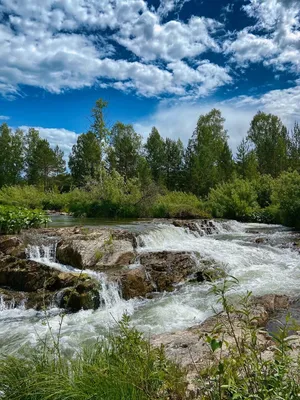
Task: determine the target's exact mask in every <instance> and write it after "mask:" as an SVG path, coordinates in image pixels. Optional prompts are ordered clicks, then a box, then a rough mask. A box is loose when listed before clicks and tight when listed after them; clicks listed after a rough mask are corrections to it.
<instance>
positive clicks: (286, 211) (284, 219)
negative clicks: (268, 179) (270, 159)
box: [272, 171, 300, 228]
mask: <svg viewBox="0 0 300 400" xmlns="http://www.w3.org/2000/svg"><path fill="white" fill-rule="evenodd" d="M272 202H273V204H274V205H276V206H277V207H278V210H279V218H280V222H281V223H283V224H284V225H288V226H293V227H296V228H300V174H299V173H298V172H296V171H294V172H284V173H282V174H281V175H280V176H279V178H277V179H276V181H275V185H274V191H273V195H272Z"/></svg>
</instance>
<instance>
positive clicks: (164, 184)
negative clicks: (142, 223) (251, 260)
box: [0, 99, 300, 227]
mask: <svg viewBox="0 0 300 400" xmlns="http://www.w3.org/2000/svg"><path fill="white" fill-rule="evenodd" d="M107 107H108V103H107V102H106V101H104V100H102V99H99V100H97V102H96V104H95V106H94V108H93V109H92V111H91V126H90V128H89V130H88V131H87V132H85V133H82V134H80V135H78V138H77V143H76V144H75V145H74V146H73V148H72V152H71V154H70V155H69V159H68V162H67V163H66V161H65V158H64V153H63V151H62V150H61V149H60V148H59V147H58V146H56V147H55V148H51V146H50V144H49V142H48V141H47V140H46V139H43V138H41V137H40V134H39V132H38V131H37V130H36V129H34V128H31V129H29V130H28V131H27V132H23V131H22V130H20V129H16V130H14V131H13V130H12V129H11V128H10V127H9V126H8V125H7V124H6V123H4V124H2V125H1V127H0V154H1V158H0V204H1V205H2V206H3V207H5V206H9V207H12V206H18V207H26V208H29V209H36V208H41V209H45V210H56V211H65V212H70V213H72V214H74V215H76V216H87V217H109V218H115V217H133V218H137V217H161V218H162V217H166V218H168V217H174V218H175V217H176V218H199V217H210V216H213V217H218V218H233V219H237V220H240V221H253V222H266V223H282V224H285V225H289V226H295V227H300V125H298V123H295V125H294V127H293V129H291V130H288V129H287V127H286V126H285V125H284V124H283V122H282V121H281V119H280V118H279V117H278V116H276V115H272V114H266V113H264V112H258V113H257V114H256V115H255V116H254V117H253V119H252V121H251V123H250V126H249V129H248V132H245V136H244V138H243V139H242V141H241V143H240V145H239V146H238V148H237V151H236V154H233V152H232V150H231V149H230V147H229V144H228V138H229V135H230V132H227V131H226V129H225V128H224V123H225V119H224V118H223V117H222V114H221V111H220V110H218V109H212V110H211V111H210V112H209V113H207V114H205V115H200V116H199V119H198V122H197V125H196V127H195V130H194V132H191V137H190V139H189V141H188V144H187V146H186V147H184V145H183V143H182V142H181V140H180V139H178V140H174V139H171V138H168V137H167V138H164V135H163V132H159V131H158V130H157V129H156V128H155V127H153V128H152V130H151V132H150V133H149V135H148V137H147V138H146V139H143V138H142V136H141V135H140V134H139V133H137V132H135V130H134V128H133V126H132V125H126V124H124V123H122V122H116V123H115V124H114V125H113V126H112V127H108V125H107V124H106V120H105V114H106V109H107Z"/></svg>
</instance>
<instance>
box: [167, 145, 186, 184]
mask: <svg viewBox="0 0 300 400" xmlns="http://www.w3.org/2000/svg"><path fill="white" fill-rule="evenodd" d="M183 157H184V148H183V144H182V142H181V140H180V139H178V140H177V141H175V140H171V139H169V138H167V139H166V143H165V163H164V164H165V168H164V169H165V174H166V177H165V182H166V186H167V188H168V189H169V190H180V189H181V187H182V173H183Z"/></svg>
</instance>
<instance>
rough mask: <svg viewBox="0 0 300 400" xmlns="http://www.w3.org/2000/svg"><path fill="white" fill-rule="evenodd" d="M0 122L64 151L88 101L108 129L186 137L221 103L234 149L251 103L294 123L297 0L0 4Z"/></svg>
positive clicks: (83, 123) (299, 30) (299, 57)
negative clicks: (36, 133)
mask: <svg viewBox="0 0 300 400" xmlns="http://www.w3.org/2000/svg"><path fill="white" fill-rule="evenodd" d="M0 17H1V25H0V48H1V59H0V96H1V97H0V119H1V120H2V121H3V122H8V123H9V125H10V126H12V127H23V128H24V129H27V127H38V128H39V129H40V132H41V135H42V136H43V137H47V138H48V140H49V141H50V143H51V144H52V145H55V144H59V145H60V146H61V147H62V148H63V149H64V151H65V152H66V153H68V152H69V151H70V149H71V146H72V144H73V143H74V142H75V140H76V134H78V133H82V132H84V131H86V130H87V129H88V127H89V124H90V119H89V115H90V109H91V108H92V107H93V104H94V103H95V101H96V99H97V98H99V97H102V98H104V99H106V100H108V101H109V109H108V111H107V120H108V123H109V124H110V125H112V124H113V123H114V122H115V121H117V120H121V121H123V122H125V123H133V124H134V127H135V129H136V130H137V131H138V132H139V133H140V134H142V135H143V136H144V137H146V135H147V134H148V133H149V131H150V130H151V127H152V126H153V125H156V126H157V127H158V129H159V130H160V132H161V134H162V135H163V136H169V137H172V138H178V137H180V138H181V139H182V140H183V141H184V142H185V143H186V142H187V140H188V138H189V137H190V136H191V134H192V131H193V129H194V127H195V124H196V121H197V118H198V117H199V115H200V114H202V113H204V112H207V111H209V109H210V108H212V107H218V108H220V109H221V110H222V112H223V115H224V116H225V118H226V127H227V129H228V132H229V134H230V144H231V146H232V147H233V148H235V147H236V145H237V144H238V143H239V142H240V140H241V138H242V137H243V136H244V135H245V134H246V132H247V128H248V126H249V122H250V120H251V118H252V117H253V115H254V114H255V112H256V111H257V110H259V109H260V110H263V111H266V112H273V113H275V114H278V115H279V116H280V117H282V119H283V120H284V122H285V123H286V124H287V125H288V126H292V124H293V122H294V121H296V120H300V106H299V105H300V1H299V0H231V1H229V2H227V1H223V0H151V1H150V0H149V1H146V0H43V1H41V0H0Z"/></svg>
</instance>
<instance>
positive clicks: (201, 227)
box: [172, 219, 217, 236]
mask: <svg viewBox="0 0 300 400" xmlns="http://www.w3.org/2000/svg"><path fill="white" fill-rule="evenodd" d="M172 224H173V225H174V226H176V227H180V228H185V229H189V230H190V231H191V232H197V233H198V234H199V235H201V236H203V235H212V234H213V233H216V232H217V228H216V226H215V224H214V221H212V220H207V219H198V220H181V219H176V220H173V221H172Z"/></svg>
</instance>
